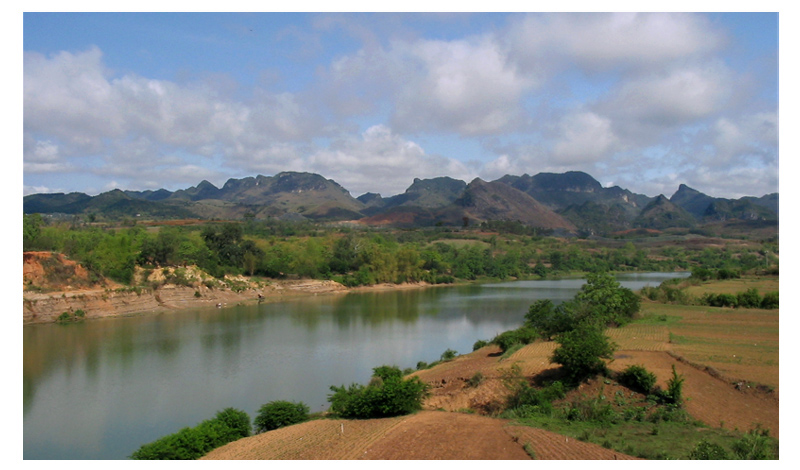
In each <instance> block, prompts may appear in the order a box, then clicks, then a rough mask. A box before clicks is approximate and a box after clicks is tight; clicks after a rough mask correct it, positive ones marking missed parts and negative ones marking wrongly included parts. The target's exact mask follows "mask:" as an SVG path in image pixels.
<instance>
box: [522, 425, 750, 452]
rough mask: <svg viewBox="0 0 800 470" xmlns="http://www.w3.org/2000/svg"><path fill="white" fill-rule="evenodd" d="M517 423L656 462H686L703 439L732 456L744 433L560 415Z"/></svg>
mask: <svg viewBox="0 0 800 470" xmlns="http://www.w3.org/2000/svg"><path fill="white" fill-rule="evenodd" d="M516 421H517V422H518V423H520V424H523V425H526V426H532V427H537V428H542V429H547V430H548V431H552V432H555V433H558V434H562V435H564V436H568V437H571V438H573V439H577V440H580V441H583V442H590V443H593V444H597V445H599V446H603V447H605V448H607V449H611V450H614V451H616V452H621V453H623V454H627V455H632V456H635V457H640V458H645V459H655V460H663V459H670V460H671V459H686V458H687V456H688V455H689V453H690V452H691V451H692V450H693V449H694V448H695V446H696V445H697V444H698V443H699V442H700V441H701V440H705V441H707V442H709V443H713V444H717V445H719V446H721V447H722V448H724V449H725V450H726V451H727V452H728V454H729V455H733V452H732V450H731V449H732V448H733V446H734V444H735V443H736V442H737V441H739V440H741V439H742V437H743V436H744V434H743V433H742V432H736V431H731V430H726V429H720V428H711V427H699V426H698V425H697V423H683V422H670V421H662V422H659V423H652V422H647V421H625V422H620V423H616V424H609V423H602V424H601V423H597V422H586V421H568V420H566V419H563V418H562V417H560V416H558V413H551V414H550V415H537V416H533V417H526V418H517V419H516Z"/></svg>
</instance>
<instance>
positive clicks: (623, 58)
mask: <svg viewBox="0 0 800 470" xmlns="http://www.w3.org/2000/svg"><path fill="white" fill-rule="evenodd" d="M506 41H507V43H508V47H509V50H510V51H511V55H512V57H513V58H514V60H516V61H517V62H518V63H519V64H520V65H521V66H523V67H524V68H525V70H532V71H538V72H539V73H541V72H542V70H543V69H544V70H546V71H547V72H549V73H552V72H553V71H555V70H557V69H560V68H564V67H568V66H571V64H574V65H577V66H578V67H580V68H582V69H584V70H586V71H609V70H614V69H617V68H620V67H622V68H629V69H642V68H645V69H647V68H660V67H661V66H662V65H663V64H664V63H669V62H671V61H674V60H683V59H685V58H687V57H691V56H698V55H706V54H708V53H710V52H711V51H714V50H715V49H717V48H719V47H720V45H721V44H722V43H723V42H724V37H723V35H722V34H721V33H720V32H718V31H717V30H716V29H715V28H714V27H713V26H712V25H711V24H710V23H709V22H708V20H706V19H705V18H704V17H703V16H701V15H694V14H684V13H658V14H653V13H585V14H572V13H571V14H558V13H556V14H532V15H526V16H524V17H523V18H522V19H520V20H519V21H516V22H514V23H512V26H511V28H510V29H509V31H508V33H507V34H506Z"/></svg>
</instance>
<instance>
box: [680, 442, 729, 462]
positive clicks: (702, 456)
mask: <svg viewBox="0 0 800 470" xmlns="http://www.w3.org/2000/svg"><path fill="white" fill-rule="evenodd" d="M688 459H689V460H727V459H728V453H727V452H725V449H723V448H722V446H720V445H719V444H714V443H713V442H708V441H706V440H705V439H704V440H702V441H700V442H698V443H697V445H696V446H695V447H694V449H692V451H691V452H689V457H688Z"/></svg>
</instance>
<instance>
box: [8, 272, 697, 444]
mask: <svg viewBox="0 0 800 470" xmlns="http://www.w3.org/2000/svg"><path fill="white" fill-rule="evenodd" d="M682 275H688V273H679V274H671V273H649V274H633V275H625V276H620V277H619V280H620V281H621V282H622V285H624V286H625V287H629V288H631V289H640V288H641V287H643V286H645V285H653V286H655V285H658V284H659V283H660V282H661V281H663V280H664V279H667V278H671V277H676V276H682ZM582 284H583V281H582V280H562V281H519V282H507V283H498V284H485V285H474V286H454V287H437V288H431V289H420V290H404V291H387V292H369V293H358V294H346V295H326V296H318V297H309V298H305V299H297V300H293V301H287V302H281V303H263V304H260V305H248V306H238V307H232V308H226V309H221V310H220V309H198V310H189V311H179V312H171V313H167V314H162V315H146V316H140V317H131V318H110V319H104V320H95V321H87V322H84V323H80V324H72V325H55V324H47V325H30V326H25V327H24V328H23V413H24V430H23V445H24V449H23V457H24V458H25V459H124V458H126V457H127V456H128V455H130V454H131V453H132V452H133V451H135V450H136V449H138V448H139V446H140V445H142V444H144V443H147V442H151V441H153V440H155V439H157V438H159V437H161V436H163V435H166V434H170V433H173V432H175V431H178V430H179V429H180V428H182V427H186V426H194V425H195V424H197V423H198V422H200V421H202V420H204V419H208V418H211V417H213V416H214V414H215V413H216V412H217V411H219V410H221V409H223V408H226V407H229V406H232V407H235V408H238V409H241V410H244V411H246V412H247V413H248V414H249V415H250V416H251V418H254V417H255V415H256V413H257V411H258V408H259V407H260V406H261V405H262V404H264V403H267V402H269V401H272V400H291V401H302V402H305V403H306V404H308V405H309V407H310V408H311V410H312V411H321V410H323V409H326V408H327V407H328V402H327V395H328V393H329V391H330V390H329V387H330V386H331V385H349V384H350V383H353V382H358V383H366V382H367V381H368V380H369V377H370V375H371V372H372V368H373V367H376V366H379V365H383V364H390V365H391V364H393V365H397V366H399V367H401V368H406V367H415V366H416V364H417V362H418V361H426V362H433V361H435V360H437V359H439V356H440V355H441V354H442V353H443V352H444V351H445V350H446V349H448V348H450V349H455V350H456V351H458V352H459V353H461V354H464V353H468V352H471V351H472V345H473V344H474V343H475V341H476V340H478V339H487V340H488V339H491V338H492V337H494V336H495V335H496V334H497V333H500V332H503V331H505V330H508V329H512V328H516V327H517V326H519V325H520V324H521V322H522V320H523V316H524V315H525V313H526V312H527V310H528V306H530V304H532V303H533V302H534V301H536V300H538V299H552V300H554V301H556V302H558V301H562V300H567V299H571V298H572V297H573V296H574V295H575V293H576V292H577V291H578V289H580V286H581V285H582Z"/></svg>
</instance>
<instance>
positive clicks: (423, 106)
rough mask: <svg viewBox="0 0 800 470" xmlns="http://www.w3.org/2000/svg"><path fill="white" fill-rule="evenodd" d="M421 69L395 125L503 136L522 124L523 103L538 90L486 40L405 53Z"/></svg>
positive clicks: (425, 45)
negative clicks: (523, 96)
mask: <svg viewBox="0 0 800 470" xmlns="http://www.w3.org/2000/svg"><path fill="white" fill-rule="evenodd" d="M399 49H401V50H403V49H404V50H403V52H404V53H405V54H408V55H409V56H411V57H413V60H414V61H415V62H416V63H417V64H419V65H418V67H419V69H418V74H417V75H412V76H410V77H409V78H410V83H409V82H407V84H406V86H405V87H404V89H403V91H402V93H401V94H400V96H399V98H398V100H397V102H396V103H395V114H394V116H393V119H392V122H393V125H394V126H396V127H398V128H399V129H402V130H408V131H425V130H430V129H433V130H445V131H451V132H457V133H459V134H461V135H467V136H470V135H485V134H496V133H503V132H505V131H508V130H511V129H513V128H515V127H518V125H519V121H520V120H521V119H522V115H523V114H522V109H521V107H520V99H521V97H522V95H523V93H524V92H525V91H526V90H528V89H530V88H531V87H532V86H533V85H534V80H532V79H531V78H529V77H526V76H525V75H521V74H519V73H518V71H517V70H516V67H515V66H514V65H513V64H511V63H509V62H508V60H507V58H506V56H505V54H504V52H503V51H502V50H501V49H500V47H499V44H498V43H497V42H496V41H494V40H493V39H492V38H491V37H488V36H484V37H480V38H476V39H474V40H463V41H449V42H445V41H417V42H415V43H413V44H410V45H408V46H407V47H405V48H399Z"/></svg>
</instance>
